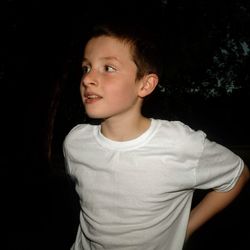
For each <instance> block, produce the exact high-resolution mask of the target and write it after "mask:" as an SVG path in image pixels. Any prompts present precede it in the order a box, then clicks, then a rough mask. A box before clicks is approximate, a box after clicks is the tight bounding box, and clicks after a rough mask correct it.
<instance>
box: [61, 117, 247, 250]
mask: <svg viewBox="0 0 250 250" xmlns="http://www.w3.org/2000/svg"><path fill="white" fill-rule="evenodd" d="M64 154H65V160H66V166H67V169H68V172H69V174H70V175H71V176H72V178H73V179H74V180H75V183H76V191H77V193H78V195H79V198H80V205H81V211H80V225H79V228H78V232H77V236H76V240H75V243H74V244H73V246H72V248H71V249H72V250H81V249H84V250H89V249H96V250H99V249H108V250H121V249H123V250H153V249H154V250H156V249H157V250H181V249H182V247H183V244H184V239H185V234H186V227H187V222H188V218H189V213H190V207H191V202H192V197H193V191H194V190H195V189H210V188H212V189H215V190H217V191H222V192H225V191H228V190H230V189H231V188H232V187H233V186H234V185H235V183H236V181H237V179H238V177H239V175H240V174H241V171H242V169H243V165H244V164H243V161H242V160H241V159H240V158H239V156H237V155H235V154H234V153H233V152H231V151H230V150H228V149H227V148H225V147H223V146H221V145H219V144H217V143H215V142H211V141H209V140H208V139H207V138H206V135H205V134H204V133H203V132H202V131H194V130H192V129H191V128H189V127H188V126H187V125H184V124H183V123H181V122H179V121H165V120H156V119H151V126H150V128H149V129H148V130H147V131H146V132H145V133H144V134H142V135H141V136H139V137H137V138H136V139H133V140H130V141H125V142H117V141H112V140H110V139H108V138H106V137H104V136H103V135H102V134H101V132H100V126H98V125H89V124H81V125H77V126H76V127H74V128H73V129H72V130H71V131H70V132H69V134H68V135H67V136H66V138H65V141H64Z"/></svg>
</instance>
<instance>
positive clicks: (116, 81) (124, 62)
mask: <svg viewBox="0 0 250 250" xmlns="http://www.w3.org/2000/svg"><path fill="white" fill-rule="evenodd" d="M82 67H83V71H84V73H83V76H82V80H81V84H80V91H81V97H82V100H83V103H84V105H85V109H86V112H87V114H88V116H89V117H92V118H101V119H108V118H112V117H121V116H124V117H126V115H128V114H132V113H133V112H138V109H139V108H140V105H141V101H142V100H141V98H140V97H139V96H138V91H139V88H140V82H139V81H136V73H137V67H136V65H135V63H134V62H133V60H132V56H131V50H130V46H129V45H128V44H126V43H123V42H122V41H120V40H118V39H116V38H113V37H108V36H100V37H97V38H92V39H91V40H90V41H89V42H88V43H87V45H86V47H85V51H84V59H83V64H82Z"/></svg>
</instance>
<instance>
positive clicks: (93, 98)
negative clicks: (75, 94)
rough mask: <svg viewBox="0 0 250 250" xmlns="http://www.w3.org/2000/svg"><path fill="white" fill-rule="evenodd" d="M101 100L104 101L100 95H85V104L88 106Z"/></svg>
mask: <svg viewBox="0 0 250 250" xmlns="http://www.w3.org/2000/svg"><path fill="white" fill-rule="evenodd" d="M100 99H102V97H101V96H99V95H96V94H92V93H86V94H85V95H84V103H86V104H91V103H95V102H97V101H99V100H100Z"/></svg>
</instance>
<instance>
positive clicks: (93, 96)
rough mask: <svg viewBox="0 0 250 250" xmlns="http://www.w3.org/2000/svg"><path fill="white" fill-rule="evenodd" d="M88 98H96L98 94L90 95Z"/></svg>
mask: <svg viewBox="0 0 250 250" xmlns="http://www.w3.org/2000/svg"><path fill="white" fill-rule="evenodd" d="M88 98H89V99H95V98H98V96H97V95H88Z"/></svg>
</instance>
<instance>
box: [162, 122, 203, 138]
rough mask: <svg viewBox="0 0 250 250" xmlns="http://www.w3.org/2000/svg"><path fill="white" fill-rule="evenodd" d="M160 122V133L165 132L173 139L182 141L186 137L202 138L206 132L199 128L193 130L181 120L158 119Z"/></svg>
mask: <svg viewBox="0 0 250 250" xmlns="http://www.w3.org/2000/svg"><path fill="white" fill-rule="evenodd" d="M158 121H159V123H160V124H161V126H160V133H163V134H167V135H168V136H169V137H170V138H172V139H174V140H175V141H176V140H177V141H179V140H180V141H183V140H188V139H190V138H191V139H195V138H197V139H200V140H204V138H205V137H206V134H205V133H204V132H203V131H201V130H194V129H192V128H191V127H190V126H188V125H186V124H184V123H183V122H181V121H167V120H158Z"/></svg>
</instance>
